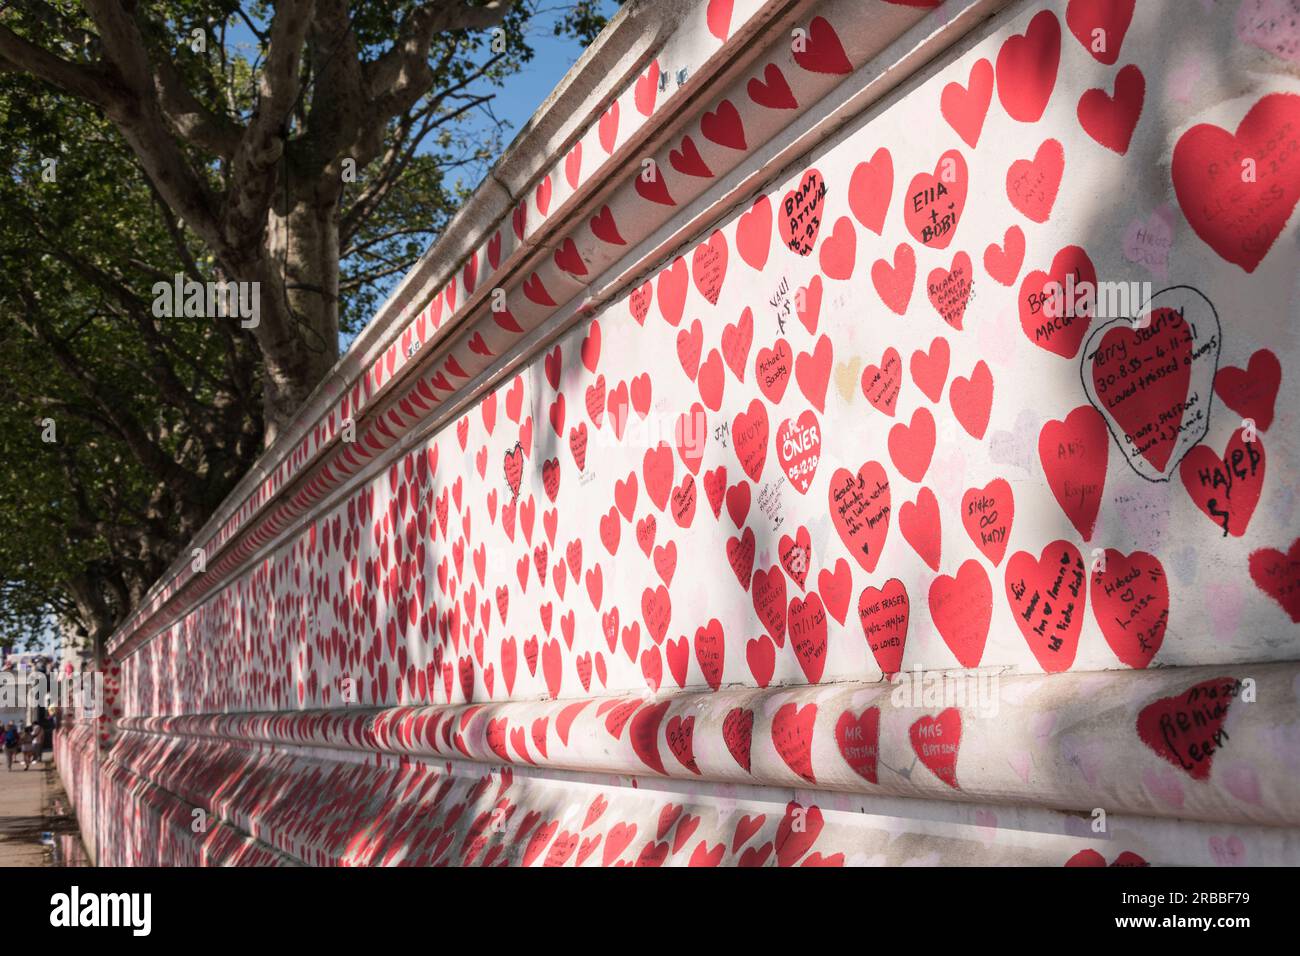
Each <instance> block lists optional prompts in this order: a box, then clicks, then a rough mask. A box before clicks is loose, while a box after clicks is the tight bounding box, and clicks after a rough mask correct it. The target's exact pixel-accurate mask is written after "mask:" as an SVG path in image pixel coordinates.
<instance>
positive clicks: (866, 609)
mask: <svg viewBox="0 0 1300 956" xmlns="http://www.w3.org/2000/svg"><path fill="white" fill-rule="evenodd" d="M910 607H911V605H910V604H909V603H908V600H907V588H906V587H904V586H903V582H902V581H900V580H899V579H898V578H890V579H889V580H888V581H886V582H885V586H884V587H882V588H879V589H877V588H873V587H866V588H863V589H862V593H861V594H860V595H859V596H858V621H859V622H860V623H861V624H862V636H863V637H865V638H866V639H867V646H868V647H870V648H871V653H872V654H873V655H874V656H875V658H876V664H877V665H878V666H879V667H880V671H881V673H882V674H884V676H885V679H886V680H889V679H890V678H892V677H893V676H894V675H895V674H897V673H898V672H899V671H900V670H902V668H903V650H904V648H905V647H906V645H907V622H908V616H909V611H910Z"/></svg>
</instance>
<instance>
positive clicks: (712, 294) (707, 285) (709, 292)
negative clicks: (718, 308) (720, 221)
mask: <svg viewBox="0 0 1300 956" xmlns="http://www.w3.org/2000/svg"><path fill="white" fill-rule="evenodd" d="M726 275H727V237H726V236H724V235H723V234H722V230H721V229H715V230H713V235H711V236H709V239H708V241H707V242H702V243H700V244H699V245H698V246H696V247H695V252H694V253H693V254H692V256H691V279H692V280H693V281H694V282H695V288H697V289H699V290H700V295H702V296H704V298H705V299H706V300H708V303H709V304H710V305H717V304H718V296H719V295H721V294H722V281H723V279H725V278H726Z"/></svg>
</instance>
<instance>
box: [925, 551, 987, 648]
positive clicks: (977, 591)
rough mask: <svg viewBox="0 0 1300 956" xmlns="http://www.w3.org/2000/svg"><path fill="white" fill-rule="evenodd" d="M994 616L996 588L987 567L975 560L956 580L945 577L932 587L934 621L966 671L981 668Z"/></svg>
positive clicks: (960, 571)
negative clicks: (994, 591)
mask: <svg viewBox="0 0 1300 956" xmlns="http://www.w3.org/2000/svg"><path fill="white" fill-rule="evenodd" d="M992 615H993V586H992V585H991V584H990V583H989V576H988V572H986V571H985V570H984V566H983V565H982V564H980V563H979V562H978V561H976V560H975V559H974V558H971V559H970V560H969V561H966V562H964V563H963V564H962V566H961V567H960V568H958V569H957V576H956V577H949V576H948V575H946V574H941V575H939V576H938V577H937V578H935V579H934V581H933V582H931V584H930V619H931V620H932V621H934V627H935V630H937V631H938V632H939V636H940V637H942V638H943V642H944V643H945V644H947V645H948V649H949V650H951V651H952V653H953V656H955V657H956V658H957V663H959V664H961V666H962V667H966V668H975V667H979V666H980V659H981V658H982V657H983V656H984V645H985V643H986V642H987V641H988V636H989V620H990V618H991V617H992Z"/></svg>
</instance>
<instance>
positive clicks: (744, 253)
mask: <svg viewBox="0 0 1300 956" xmlns="http://www.w3.org/2000/svg"><path fill="white" fill-rule="evenodd" d="M771 247H772V201H771V200H770V199H768V198H767V196H766V195H762V196H759V197H758V198H757V199H755V200H754V205H752V206H751V207H750V208H749V211H748V212H745V213H741V216H740V219H739V220H738V221H737V222H736V251H737V252H739V253H740V258H741V259H743V260H744V261H745V262H746V264H748V265H749V267H750V268H752V269H757V270H758V271H759V272H762V271H763V266H765V265H767V254H768V251H769V250H770V249H771Z"/></svg>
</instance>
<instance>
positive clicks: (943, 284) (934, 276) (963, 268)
mask: <svg viewBox="0 0 1300 956" xmlns="http://www.w3.org/2000/svg"><path fill="white" fill-rule="evenodd" d="M974 278H975V275H974V270H973V269H972V268H971V262H970V256H968V255H966V253H964V252H959V253H957V255H956V256H954V257H953V260H952V268H951V269H945V268H943V267H942V266H940V267H939V268H937V269H931V270H930V275H929V277H928V278H927V279H926V280H925V292H926V295H927V297H928V298H929V299H930V304H931V305H932V306H934V310H935V311H936V312H938V313H939V317H940V318H942V319H943V320H944V321H945V322H947V323H948V324H949V325H951V326H952V327H953V328H954V329H957V330H959V331H960V330H961V322H962V318H963V317H964V316H965V315H966V304H967V303H968V302H969V301H970V297H971V282H972V280H973V279H974Z"/></svg>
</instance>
